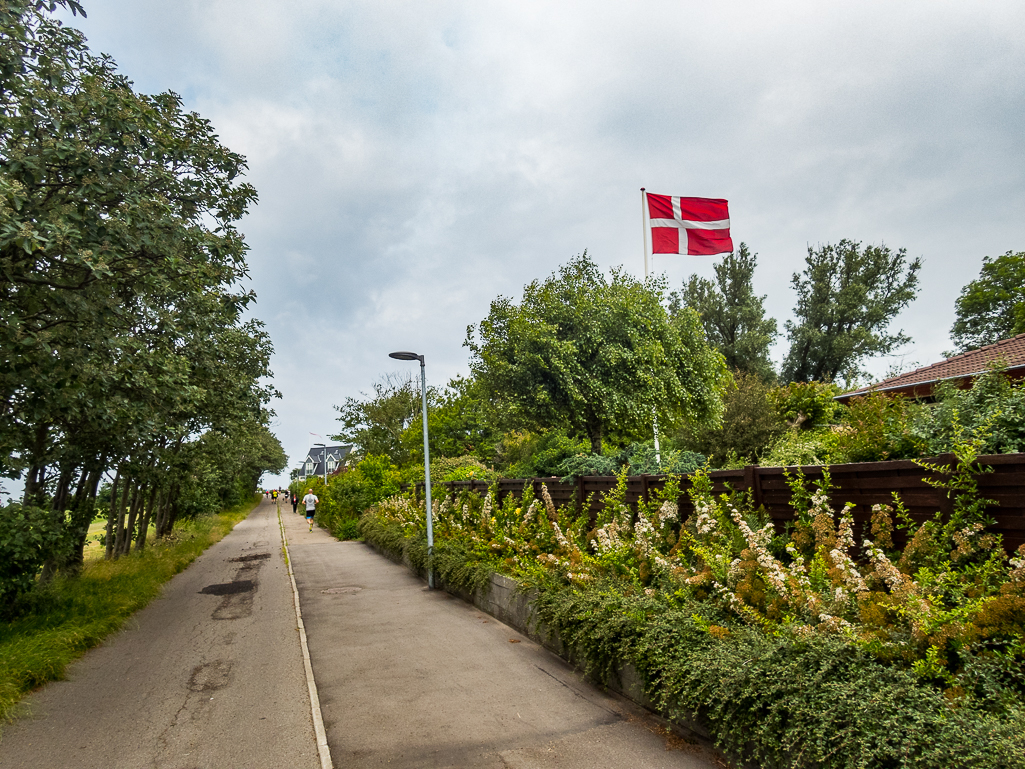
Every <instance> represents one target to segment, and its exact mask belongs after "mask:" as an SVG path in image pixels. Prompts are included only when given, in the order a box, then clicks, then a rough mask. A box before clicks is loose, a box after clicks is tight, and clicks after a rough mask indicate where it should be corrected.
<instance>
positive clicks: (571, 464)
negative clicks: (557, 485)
mask: <svg viewBox="0 0 1025 769" xmlns="http://www.w3.org/2000/svg"><path fill="white" fill-rule="evenodd" d="M661 453H662V461H661V462H659V461H658V459H657V458H656V456H655V443H654V441H645V442H643V443H631V444H630V445H629V446H627V447H626V448H625V449H623V450H622V451H618V452H615V453H611V452H610V453H607V454H604V455H602V454H582V455H577V456H573V457H569V458H567V459H564V460H563V461H562V462H561V463H560V464H559V467H558V469H557V471H556V475H559V476H561V477H562V480H564V481H567V480H572V479H574V478H576V477H578V476H581V475H618V474H619V473H621V472H625V473H626V474H627V475H645V474H647V475H659V474H663V473H673V474H676V475H684V474H686V473H690V472H693V471H694V470H696V469H697V468H699V467H701V466H702V465H703V464H705V456H704V455H703V454H698V453H696V452H693V451H677V450H672V449H665V450H663V451H662V452H661Z"/></svg>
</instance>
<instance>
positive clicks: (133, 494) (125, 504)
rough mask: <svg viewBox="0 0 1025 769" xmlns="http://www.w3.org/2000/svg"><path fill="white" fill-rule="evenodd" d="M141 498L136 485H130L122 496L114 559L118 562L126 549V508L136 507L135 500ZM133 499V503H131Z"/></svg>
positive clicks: (118, 512)
mask: <svg viewBox="0 0 1025 769" xmlns="http://www.w3.org/2000/svg"><path fill="white" fill-rule="evenodd" d="M138 496H139V487H138V486H137V485H136V484H135V483H134V482H132V483H129V484H128V485H127V486H126V487H125V491H124V494H122V496H121V504H120V505H119V506H118V511H117V531H116V532H115V534H114V559H115V560H117V559H118V558H120V557H121V552H122V549H123V548H124V540H125V511H126V508H130V507H131V506H133V505H135V500H136V499H137V498H138ZM129 498H131V502H129Z"/></svg>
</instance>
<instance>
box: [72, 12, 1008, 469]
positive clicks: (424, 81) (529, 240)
mask: <svg viewBox="0 0 1025 769" xmlns="http://www.w3.org/2000/svg"><path fill="white" fill-rule="evenodd" d="M85 7H86V11H87V12H88V14H89V16H88V18H87V19H85V20H81V19H75V20H73V21H72V22H71V23H72V24H74V25H75V26H78V27H79V28H80V29H82V30H83V31H84V32H85V33H86V35H87V37H88V38H89V41H90V46H91V48H92V49H93V50H94V51H98V52H104V53H108V54H110V55H112V56H113V57H114V59H115V60H116V61H117V62H118V65H119V67H120V70H121V71H122V72H123V73H124V74H126V75H127V76H128V77H129V78H131V79H132V80H133V81H134V82H135V84H136V87H137V89H138V90H140V91H144V92H151V93H152V92H158V91H165V90H173V91H176V92H178V93H180V94H182V95H183V97H184V99H185V102H186V104H187V106H188V107H189V108H191V109H194V110H196V111H197V112H199V113H200V114H201V115H203V116H204V117H206V118H208V119H209V120H211V121H212V122H213V124H214V126H215V127H216V129H217V131H218V133H219V135H220V136H221V138H222V140H223V142H224V143H225V144H226V145H227V146H229V147H230V148H231V149H233V150H235V151H237V152H241V153H243V154H244V155H246V156H247V157H248V159H249V168H250V170H249V180H250V181H251V182H252V183H253V184H254V185H255V186H256V188H257V190H258V191H259V194H260V202H259V204H258V205H257V206H256V207H255V208H254V209H253V210H252V211H251V213H250V214H249V215H248V216H247V217H246V219H245V220H244V221H243V222H242V225H241V229H242V230H243V231H244V233H245V235H246V239H247V241H248V243H249V244H250V246H251V249H252V250H251V253H250V259H249V262H250V265H251V274H252V288H253V289H254V290H255V291H256V292H257V294H258V296H259V300H258V305H257V308H256V312H255V314H256V315H257V316H258V317H259V318H261V319H262V320H263V321H265V322H266V324H267V327H268V330H269V331H270V333H271V335H272V337H273V340H274V345H275V348H276V353H275V356H274V360H273V369H274V373H275V384H276V386H277V388H278V389H279V390H280V391H281V392H282V394H283V398H282V399H281V400H280V401H277V402H276V403H275V404H274V408H275V410H276V412H277V417H276V418H275V421H274V424H273V428H274V430H275V432H276V433H277V435H278V436H279V437H280V439H281V441H282V443H283V445H284V447H285V450H286V451H287V452H288V454H289V457H290V464H291V466H295V465H296V464H297V463H298V462H299V461H301V459H302V458H303V457H304V456H305V453H306V450H307V448H308V446H309V443H310V441H315V440H317V439H316V438H312V437H311V436H310V435H309V433H311V432H313V433H319V434H321V435H329V434H330V433H332V432H334V431H335V430H336V429H337V427H338V423H337V422H336V421H335V419H336V417H337V413H336V412H335V411H334V409H333V406H334V405H336V404H340V403H342V402H343V400H344V399H345V397H346V396H348V395H357V394H358V393H359V392H360V391H361V390H367V389H368V388H369V386H370V385H371V384H372V383H373V382H374V381H375V380H376V379H378V378H380V377H381V376H382V375H384V374H385V373H387V372H390V371H400V370H406V369H404V368H402V365H401V364H397V363H396V362H395V361H391V360H389V359H388V358H387V353H388V352H390V351H392V350H396V349H410V350H415V351H418V352H422V353H424V354H426V356H427V363H428V369H427V371H428V377H429V381H430V382H433V383H435V384H443V383H444V382H445V381H446V380H447V379H448V378H449V377H451V376H452V375H454V374H456V373H460V372H465V371H466V350H465V349H464V348H463V347H462V342H463V339H464V337H465V329H466V326H467V324H469V323H476V322H478V321H479V320H480V319H481V318H483V317H484V316H485V315H486V314H487V311H488V306H489V303H490V302H491V300H492V299H494V298H495V297H496V296H497V295H499V294H504V295H506V296H513V297H519V296H520V292H521V290H522V287H523V285H524V284H525V283H528V282H529V281H531V280H533V279H535V278H543V277H544V276H546V275H548V274H549V273H551V272H552V271H553V270H554V269H555V268H556V267H557V266H558V265H559V264H561V263H563V262H565V261H566V260H567V259H568V258H569V257H571V256H572V255H574V254H577V253H579V252H581V251H583V250H584V249H585V248H586V249H587V250H588V251H589V252H590V253H591V254H592V255H593V256H594V257H595V259H596V260H597V262H598V263H599V264H601V265H603V266H605V267H611V266H614V265H625V266H626V268H627V269H628V270H631V271H633V272H635V273H637V274H641V273H642V272H643V252H642V250H641V222H640V197H639V196H640V193H639V188H640V187H642V186H643V187H647V189H648V190H649V191H650V192H658V193H662V194H671V195H689V196H702V197H724V198H727V199H729V202H730V214H731V221H732V235H733V238H734V242H738V243H739V242H740V241H745V242H747V243H748V244H749V245H750V246H751V248H752V249H753V250H754V251H755V252H757V253H758V257H759V268H758V272H757V274H756V276H755V288H756V290H757V291H758V292H759V293H761V294H767V296H768V298H767V300H766V307H767V309H768V312H769V314H771V315H772V316H773V317H775V318H776V319H777V320H778V322H779V325H780V329H781V330H782V326H783V322H784V321H785V320H786V319H788V318H789V317H791V315H790V313H791V308H792V307H793V303H794V295H793V292H792V290H791V288H790V276H791V275H792V273H793V272H794V271H795V270H799V269H801V267H802V266H803V259H804V256H805V253H806V249H807V246H808V245H809V244H812V245H814V244H818V243H823V242H835V241H837V240H839V239H840V238H844V237H847V238H853V239H856V240H861V241H863V242H868V243H880V242H884V243H886V244H887V245H888V246H891V247H894V248H899V247H902V248H906V249H907V251H908V254H909V256H912V257H918V256H921V257H922V258H923V260H924V262H925V266H924V269H923V272H922V281H921V294H920V296H919V298H918V300H917V301H916V302H915V303H914V304H913V305H912V306H911V307H910V308H909V309H908V310H906V311H905V312H904V313H903V314H902V315H901V316H900V317H899V319H898V321H897V323H896V324H895V328H903V329H905V330H906V331H907V332H908V333H909V334H910V335H911V336H912V337H913V339H914V343H913V344H912V345H911V346H910V347H908V348H907V349H906V350H905V351H904V361H905V363H909V362H911V361H917V362H919V363H921V364H923V365H924V364H927V363H931V362H934V361H936V360H938V359H939V358H940V357H941V356H942V353H943V351H944V350H947V349H949V348H950V347H951V343H950V340H949V336H948V334H949V329H950V326H951V323H952V322H953V318H954V310H953V305H954V300H955V299H956V297H957V295H958V293H959V291H960V289H961V287H962V286H963V285H964V284H965V283H967V282H968V281H969V280H972V279H973V278H975V277H977V276H978V273H979V268H980V266H981V263H982V258H983V256H985V255H991V256H996V255H999V254H1002V253H1004V252H1006V251H1008V250H1016V251H1020V250H1025V184H1023V182H1025V130H1023V126H1025V3H1022V2H1021V0H1004V1H1000V0H993V1H992V2H986V3H966V2H958V3H955V2H943V1H942V0H927V1H923V2H902V3H894V2H892V0H891V1H889V2H866V1H865V0H862V1H860V2H857V3H852V2H847V3H823V2H821V1H820V0H819V1H816V2H811V1H807V2H766V1H765V0H760V1H758V2H729V1H726V2H723V1H722V0H720V2H716V3H709V2H701V3H696V2H637V1H636V0H635V1H634V2H618V3H615V2H605V1H603V0H588V1H587V2H531V1H529V0H515V2H488V1H486V0H473V1H469V0H467V1H457V0H452V1H450V2H445V1H438V0H434V1H432V2H417V3H414V2H404V3H399V2H389V1H388V0H372V1H368V2H345V1H344V0H334V1H328V0H321V1H317V0H289V1H288V2H282V1H281V0H278V2H268V1H267V0H244V1H242V0H203V1H202V2H198V1H195V0H193V1H189V0H175V2H167V0H159V1H158V0H85ZM712 264H713V260H712V259H710V258H707V257H705V258H695V257H690V258H688V257H679V256H676V257H666V256H657V257H655V262H654V266H655V270H656V271H664V272H666V273H667V274H668V276H669V279H670V281H671V283H672V285H673V286H674V287H676V286H678V285H679V284H680V283H681V282H682V281H683V280H684V279H685V278H686V277H687V275H689V274H690V273H691V272H698V273H700V274H702V275H711V274H712ZM785 348H786V343H785V340H781V342H780V343H779V344H777V346H776V348H775V353H774V355H775V358H776V359H777V360H778V359H780V358H782V356H783V355H784V354H785V351H786V349H785ZM899 361H900V358H897V359H888V360H885V359H881V360H877V361H875V362H873V363H872V364H871V365H870V368H871V369H872V370H874V371H875V372H876V373H879V374H881V373H883V372H884V371H885V370H886V369H887V368H889V367H890V366H891V365H893V364H894V363H899ZM406 365H409V364H406ZM409 370H412V366H411V365H409ZM284 477H286V478H287V471H286V473H285V474H284ZM270 480H271V482H272V480H273V479H270Z"/></svg>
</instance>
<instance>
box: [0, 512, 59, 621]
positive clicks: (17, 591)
mask: <svg viewBox="0 0 1025 769" xmlns="http://www.w3.org/2000/svg"><path fill="white" fill-rule="evenodd" d="M60 518H61V519H63V515H61V516H60ZM61 524H63V520H56V521H55V520H54V513H51V512H49V511H47V510H41V509H39V508H38V507H24V506H22V505H19V504H15V503H11V504H9V505H7V506H6V507H3V508H0V613H6V611H8V610H9V609H12V608H13V607H14V606H15V603H16V601H17V599H18V598H20V597H21V596H22V595H24V594H26V593H28V592H29V591H31V590H32V588H33V587H35V582H36V576H37V575H38V574H39V570H40V569H41V568H42V566H43V563H44V562H45V561H46V559H47V558H50V557H53V556H54V555H55V554H57V553H58V552H59V550H60V549H61V548H62V546H63V545H64V544H65V539H66V538H65V536H64V529H63V526H62V525H61Z"/></svg>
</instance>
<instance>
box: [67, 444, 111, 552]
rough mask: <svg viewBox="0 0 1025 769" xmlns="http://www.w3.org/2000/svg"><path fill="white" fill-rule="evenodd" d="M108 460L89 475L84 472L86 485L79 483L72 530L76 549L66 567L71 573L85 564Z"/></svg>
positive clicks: (104, 460) (102, 461) (72, 518)
mask: <svg viewBox="0 0 1025 769" xmlns="http://www.w3.org/2000/svg"><path fill="white" fill-rule="evenodd" d="M105 462H106V459H105V458H104V459H101V460H100V462H99V463H98V464H97V465H96V466H94V467H93V469H92V470H90V471H89V472H88V473H85V472H83V473H82V477H83V478H84V479H85V483H82V482H79V484H78V490H77V491H76V492H75V501H74V506H73V508H72V510H73V512H72V517H71V528H72V531H73V532H74V537H75V539H74V543H73V544H74V547H73V548H72V550H71V552H70V553H69V554H68V561H67V563H66V564H65V566H66V567H67V568H68V569H69V570H71V571H80V570H81V568H82V565H83V564H84V563H85V543H86V541H87V540H88V539H89V524H90V523H92V520H93V516H94V515H95V514H96V492H97V490H98V489H99V486H100V478H102V477H103V465H104V463H105Z"/></svg>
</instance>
